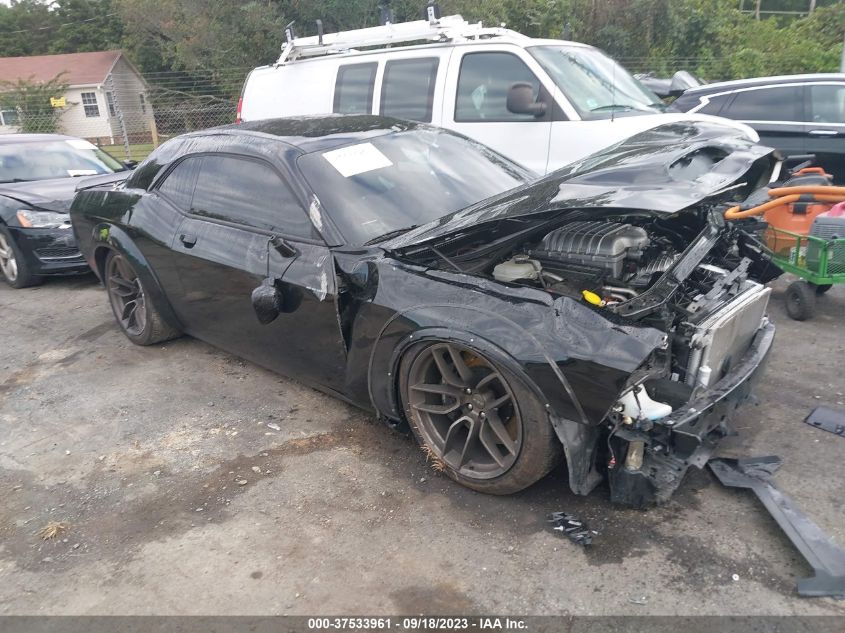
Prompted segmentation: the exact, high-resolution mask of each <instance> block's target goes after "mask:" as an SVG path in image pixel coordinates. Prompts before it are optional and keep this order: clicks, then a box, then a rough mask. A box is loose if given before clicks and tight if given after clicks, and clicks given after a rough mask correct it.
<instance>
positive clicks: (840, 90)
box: [810, 84, 845, 123]
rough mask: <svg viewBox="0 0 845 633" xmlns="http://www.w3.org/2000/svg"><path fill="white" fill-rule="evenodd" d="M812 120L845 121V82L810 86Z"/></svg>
mask: <svg viewBox="0 0 845 633" xmlns="http://www.w3.org/2000/svg"><path fill="white" fill-rule="evenodd" d="M810 116H811V117H812V118H811V119H810V120H811V121H813V123H845V84H840V85H838V86H837V85H833V84H824V85H817V86H810Z"/></svg>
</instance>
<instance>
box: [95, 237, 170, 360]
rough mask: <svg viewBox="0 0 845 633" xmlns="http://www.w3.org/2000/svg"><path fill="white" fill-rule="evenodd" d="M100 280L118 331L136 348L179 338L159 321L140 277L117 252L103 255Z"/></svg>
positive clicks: (164, 322) (158, 316)
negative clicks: (103, 283) (102, 276)
mask: <svg viewBox="0 0 845 633" xmlns="http://www.w3.org/2000/svg"><path fill="white" fill-rule="evenodd" d="M104 270H105V275H104V281H105V285H106V291H107V292H108V295H109V303H111V307H112V312H114V317H115V319H117V323H118V325H120V329H121V330H123V333H124V334H125V335H126V338H128V339H129V340H130V341H132V342H133V343H135V344H136V345H154V344H155V343H162V342H164V341H168V340H170V339H172V338H176V337H177V336H179V334H180V332H179V331H178V330H176V329H174V328H172V327H170V326H169V325H168V324H167V322H166V321H165V320H164V319H163V318H162V316H161V314H160V313H159V311H158V310H157V309H156V307H155V305H153V303H152V298H151V297H150V296H149V295H148V293H147V292H146V291H145V289H144V286H143V284H142V283H141V278H140V277H139V276H138V273H136V272H135V269H134V268H132V265H131V264H130V263H129V261H128V260H127V259H126V258H125V257H124V256H123V255H121V254H120V253H116V252H115V251H110V252H109V254H108V255H107V256H106V265H105V267H104Z"/></svg>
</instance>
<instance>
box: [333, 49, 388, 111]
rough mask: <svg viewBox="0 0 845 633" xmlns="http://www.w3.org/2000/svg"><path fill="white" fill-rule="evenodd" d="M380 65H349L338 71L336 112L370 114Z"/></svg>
mask: <svg viewBox="0 0 845 633" xmlns="http://www.w3.org/2000/svg"><path fill="white" fill-rule="evenodd" d="M377 68H378V63H376V62H369V63H366V64H349V65H346V66H341V67H340V68H338V69H337V81H336V82H335V86H334V112H337V113H339V114H370V113H371V112H372V111H373V89H374V87H375V83H376V69H377Z"/></svg>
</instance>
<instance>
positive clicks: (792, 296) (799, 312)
mask: <svg viewBox="0 0 845 633" xmlns="http://www.w3.org/2000/svg"><path fill="white" fill-rule="evenodd" d="M786 313H787V314H788V315H789V316H790V317H792V318H793V319H795V320H796V321H806V320H807V319H812V318H813V315H814V314H815V313H816V290H815V289H814V288H813V287H812V286H811V285H810V284H808V283H807V282H806V281H793V282H792V283H791V284H789V286H788V287H787V289H786Z"/></svg>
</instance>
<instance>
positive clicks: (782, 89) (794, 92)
mask: <svg viewBox="0 0 845 633" xmlns="http://www.w3.org/2000/svg"><path fill="white" fill-rule="evenodd" d="M802 103H803V97H802V88H801V86H773V87H771V88H754V89H752V90H743V91H741V92H737V93H736V96H735V97H734V100H733V102H731V104H730V106H728V107H727V109H726V111H724V112H722V116H727V117H729V118H731V119H737V120H740V121H802V120H803V118H802V110H803V108H802Z"/></svg>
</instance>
